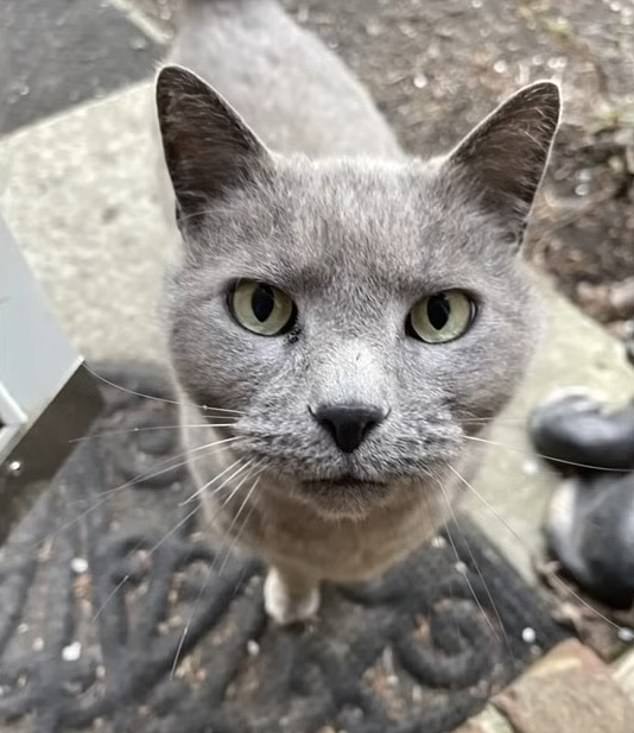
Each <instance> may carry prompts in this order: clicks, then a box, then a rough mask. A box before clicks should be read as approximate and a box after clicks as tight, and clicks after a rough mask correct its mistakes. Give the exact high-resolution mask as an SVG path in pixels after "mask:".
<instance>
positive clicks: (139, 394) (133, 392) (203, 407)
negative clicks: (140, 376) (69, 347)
mask: <svg viewBox="0 0 634 733" xmlns="http://www.w3.org/2000/svg"><path fill="white" fill-rule="evenodd" d="M84 367H85V369H86V371H87V372H89V373H90V374H92V376H93V377H94V378H95V379H98V380H99V381H100V382H103V383H104V384H107V385H108V386H109V387H113V388H114V389H118V390H119V391H120V392H125V393H126V394H130V395H133V396H134V397H143V398H144V399H147V400H154V401H156V402H163V403H165V404H168V405H180V402H179V401H178V400H173V399H169V398H168V397H158V396H157V395H150V394H145V393H144V392H138V391H137V390H134V389H128V388H127V387H124V386H122V385H121V384H116V383H115V382H112V381H110V380H109V379H108V378H107V377H103V376H102V375H101V374H98V373H97V372H96V371H94V370H93V369H91V368H90V367H89V366H88V364H86V363H84ZM196 407H198V408H199V409H200V410H218V411H221V412H233V413H236V414H238V415H241V414H243V413H242V412H241V411H240V410H230V409H227V408H220V407H211V406H209V405H196Z"/></svg>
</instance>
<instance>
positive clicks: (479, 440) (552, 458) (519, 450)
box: [463, 435, 631, 473]
mask: <svg viewBox="0 0 634 733" xmlns="http://www.w3.org/2000/svg"><path fill="white" fill-rule="evenodd" d="M463 437H464V439H465V440H473V441H475V442H477V443H485V444H487V445H493V446H495V447H497V448H504V449H505V450H509V451H513V452H515V453H522V454H523V453H525V451H524V450H523V449H522V448H516V447H515V446H512V445H506V444H504V443H498V442H497V441H495V440H487V439H486V438H478V437H476V436H475V435H464V436H463ZM533 452H534V454H535V455H536V456H539V458H543V459H545V460H547V461H553V462H554V463H561V464H563V465H565V466H575V467H576V468H588V469H592V470H594V471H607V472H610V473H629V472H630V470H631V469H625V468H610V467H609V466H593V465H591V464H589V463H577V462H576V461H567V460H565V459H563V458H555V456H548V455H546V454H544V453H537V452H535V451H533Z"/></svg>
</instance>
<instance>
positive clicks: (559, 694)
mask: <svg viewBox="0 0 634 733" xmlns="http://www.w3.org/2000/svg"><path fill="white" fill-rule="evenodd" d="M617 676H618V674H617V673H616V672H615V670H614V669H610V667H608V666H607V665H605V664H604V663H603V662H601V661H600V660H599V658H598V657H597V656H596V655H595V654H594V653H593V652H591V651H590V650H589V649H588V648H587V647H584V646H583V645H582V644H580V643H579V642H578V641H575V640H570V641H565V642H562V643H561V644H559V645H558V646H557V647H555V648H554V649H553V650H552V651H551V652H550V653H549V654H547V655H546V656H545V657H544V658H543V659H541V660H540V661H538V662H537V663H536V664H534V665H533V666H532V667H531V668H530V669H529V670H528V671H527V672H526V673H525V674H524V675H522V676H521V677H520V678H519V679H518V680H517V681H516V682H514V683H513V684H512V685H510V686H509V687H508V688H507V689H506V690H504V691H503V692H501V693H499V694H498V695H496V696H495V697H494V698H493V699H492V701H491V703H490V704H489V706H488V707H487V709H486V710H485V711H484V712H483V713H481V714H480V715H478V716H476V717H475V718H473V719H472V720H470V721H469V722H468V723H466V724H465V725H463V726H461V727H460V728H458V730H457V731H456V733H572V731H579V732H580V733H581V732H583V733H585V732H586V731H588V732H590V731H592V733H631V730H632V721H634V697H633V696H632V695H629V696H628V694H626V692H625V690H624V689H623V687H622V685H621V684H619V682H618V681H617Z"/></svg>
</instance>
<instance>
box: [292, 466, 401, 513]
mask: <svg viewBox="0 0 634 733" xmlns="http://www.w3.org/2000/svg"><path fill="white" fill-rule="evenodd" d="M299 489H300V490H299V491H298V492H297V493H296V496H299V497H300V498H301V499H302V500H303V501H304V502H305V503H307V504H309V505H310V506H311V507H312V508H313V509H314V510H315V511H316V512H317V514H319V515H320V516H321V517H323V518H324V519H328V520H333V521H336V520H340V519H353V520H358V521H361V520H363V519H364V518H365V517H366V516H367V515H368V514H369V513H370V512H371V511H372V510H373V509H375V508H376V507H377V506H381V505H382V504H385V503H386V502H387V501H388V500H389V497H390V495H391V493H392V491H391V486H390V484H389V483H382V482H377V481H362V480H359V479H356V478H354V477H352V476H343V477H341V478H336V479H327V480H307V481H302V482H301V483H300V486H299Z"/></svg>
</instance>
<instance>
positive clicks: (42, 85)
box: [0, 0, 164, 134]
mask: <svg viewBox="0 0 634 733" xmlns="http://www.w3.org/2000/svg"><path fill="white" fill-rule="evenodd" d="M163 53H164V49H163V47H162V46H161V44H159V43H156V41H155V40H153V39H152V38H150V37H149V36H148V35H147V34H146V33H144V32H143V30H142V29H140V28H139V27H138V26H137V25H135V24H133V23H132V22H130V20H129V19H128V17H127V16H126V15H125V14H124V13H122V12H121V11H120V10H118V9H117V8H115V7H112V6H111V5H110V4H109V3H107V2H104V0H2V3H1V4H0V98H2V100H3V104H2V108H1V109H0V134H1V133H6V132H9V131H11V130H15V129H16V128H18V127H20V126H22V125H25V124H28V123H31V122H33V121H35V120H37V119H40V118H42V117H45V116H48V115H50V114H53V113H56V112H60V111H62V110H64V109H66V108H67V107H68V106H70V105H74V104H77V103H79V102H82V101H85V100H89V99H92V98H94V97H96V96H103V95H105V94H106V93H108V92H111V91H113V90H115V89H117V88H120V87H122V86H125V85H126V84H128V83H130V82H134V81H140V80H141V79H143V78H145V77H147V75H148V74H149V73H151V71H152V69H153V68H154V65H155V63H156V61H157V60H158V59H159V58H160V57H161V56H162V55H163Z"/></svg>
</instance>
